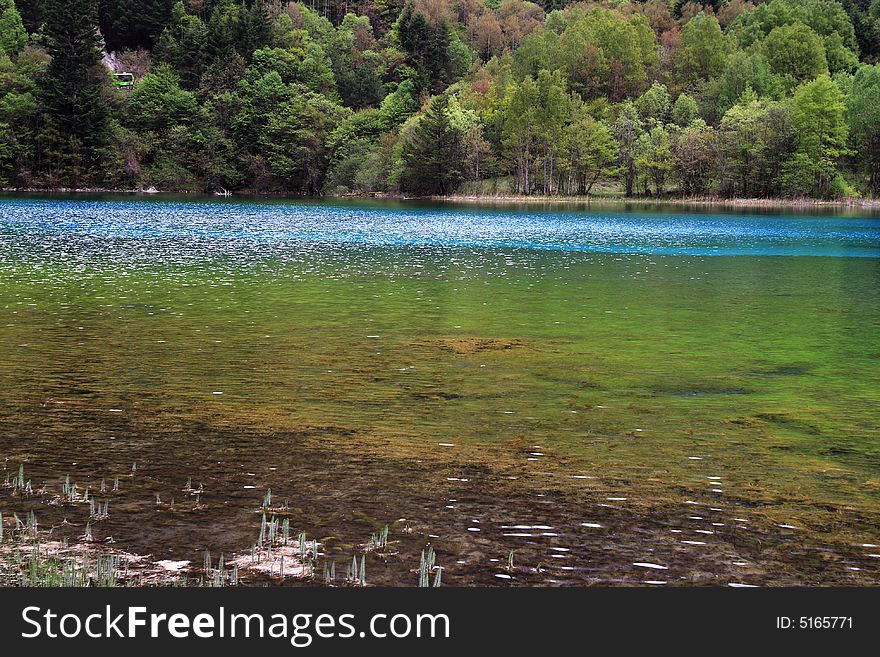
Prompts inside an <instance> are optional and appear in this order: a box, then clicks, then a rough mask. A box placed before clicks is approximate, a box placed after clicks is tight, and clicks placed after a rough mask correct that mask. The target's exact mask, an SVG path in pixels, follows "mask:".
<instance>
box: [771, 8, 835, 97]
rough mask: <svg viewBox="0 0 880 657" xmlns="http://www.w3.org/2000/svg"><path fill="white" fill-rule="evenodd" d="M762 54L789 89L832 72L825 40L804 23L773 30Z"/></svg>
mask: <svg viewBox="0 0 880 657" xmlns="http://www.w3.org/2000/svg"><path fill="white" fill-rule="evenodd" d="M761 51H762V52H763V54H764V57H766V58H767V62H768V63H769V64H770V68H771V70H772V71H773V72H774V73H776V74H777V75H780V76H782V79H783V80H784V81H785V85H786V86H787V87H788V88H789V89H793V88H794V87H796V86H797V85H798V84H800V83H801V82H804V81H806V80H812V79H813V78H815V77H816V76H818V75H822V74H823V73H827V72H828V60H827V59H826V58H825V47H824V46H823V45H822V40H821V39H820V38H819V35H818V34H816V33H815V32H814V31H813V30H812V29H810V28H809V27H807V26H806V25H804V24H803V23H793V24H790V25H783V26H782V27H775V28H773V30H772V31H771V32H770V34H768V35H767V37H766V38H765V39H764V41H763V42H762V43H761Z"/></svg>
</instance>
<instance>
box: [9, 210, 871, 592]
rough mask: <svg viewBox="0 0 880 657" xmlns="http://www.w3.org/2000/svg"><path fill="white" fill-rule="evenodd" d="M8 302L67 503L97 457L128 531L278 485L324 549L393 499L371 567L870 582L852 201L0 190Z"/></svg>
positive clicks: (52, 470)
mask: <svg viewBox="0 0 880 657" xmlns="http://www.w3.org/2000/svg"><path fill="white" fill-rule="evenodd" d="M0 326H2V327H3V329H2V332H0V383H2V385H0V456H2V457H3V459H4V460H5V463H6V465H5V468H6V471H7V474H10V473H11V474H15V472H16V471H17V470H18V467H19V464H22V463H23V464H24V467H25V469H26V472H27V476H28V478H29V479H30V480H31V481H32V482H33V485H34V487H36V488H39V489H41V491H42V493H41V494H38V495H34V496H32V497H31V498H28V499H19V498H14V497H10V496H9V495H7V494H5V493H3V492H2V491H0V510H2V511H4V512H5V514H6V515H7V516H8V514H9V513H11V512H12V511H13V510H17V511H18V512H22V511H27V510H33V511H35V513H36V515H37V517H38V518H39V520H40V523H41V525H42V526H43V527H54V528H55V529H54V531H55V532H56V534H57V535H59V536H70V537H74V536H77V535H79V534H81V533H82V531H83V528H82V527H83V525H85V523H86V522H87V520H88V516H89V511H88V508H87V506H86V507H83V506H82V505H80V506H71V505H64V504H58V503H57V494H58V491H59V490H61V489H62V487H63V486H64V483H65V477H68V476H69V477H70V480H71V481H75V482H77V484H78V485H79V486H80V487H81V488H86V487H90V488H91V490H92V491H94V494H95V495H98V491H99V487H100V485H101V481H102V480H104V481H105V486H106V487H107V488H108V489H109V486H110V483H111V482H114V481H115V480H116V479H117V478H118V479H119V490H118V491H112V492H110V491H109V490H108V491H107V492H106V493H105V494H102V495H101V497H102V499H103V497H106V498H108V499H109V500H110V509H109V514H108V515H109V517H107V518H106V519H103V520H101V521H100V522H94V524H93V526H92V527H91V529H92V531H93V532H94V535H95V539H96V540H98V541H105V540H107V538H108V537H112V541H113V545H114V546H115V547H117V548H120V549H124V550H126V551H129V552H132V553H135V554H140V555H149V556H150V558H151V559H153V560H160V559H161V560H188V561H190V562H191V563H192V564H201V562H202V554H203V553H204V551H205V550H210V551H211V552H212V554H215V555H219V554H221V553H223V554H227V555H231V554H235V553H242V552H247V551H249V550H250V549H251V546H252V545H253V544H254V542H255V540H256V536H257V535H258V534H259V532H260V525H261V516H262V512H261V504H263V502H264V497H265V495H266V492H267V490H269V489H271V491H272V498H273V500H275V502H274V503H273V506H277V507H278V509H279V510H278V513H279V514H283V515H284V517H285V518H287V519H289V523H290V527H291V531H293V530H294V529H295V531H296V532H297V533H298V532H299V531H305V532H307V534H308V536H309V537H312V536H314V537H316V538H317V539H318V540H319V541H320V544H321V552H322V555H326V559H334V560H337V561H338V562H339V564H345V563H346V561H348V562H350V561H351V556H352V555H353V554H355V553H359V550H361V549H362V547H363V544H364V543H365V542H367V541H368V540H369V539H370V536H371V534H373V533H376V532H378V531H380V530H381V529H382V528H383V527H384V526H386V525H387V526H388V527H389V537H390V539H391V540H392V542H393V545H394V550H393V551H389V553H388V554H382V555H379V554H374V553H370V554H368V556H367V560H366V567H367V573H368V581H370V582H371V583H376V584H393V585H415V584H416V583H417V580H418V575H417V571H418V566H419V558H420V556H419V555H420V551H421V550H422V549H423V548H425V547H426V546H427V545H431V546H433V548H434V549H435V550H436V553H437V563H438V564H440V565H442V566H443V567H444V571H443V582H444V584H449V585H499V586H510V585H527V586H552V585H587V584H603V585H614V584H647V583H653V584H663V583H666V584H669V585H676V584H686V585H693V584H701V585H702V584H708V585H719V586H722V585H723V586H727V585H766V584H776V585H791V584H797V585H818V584H837V585H847V584H877V583H880V547H877V545H878V544H880V410H878V409H880V366H878V365H880V362H878V359H880V339H878V330H880V218H878V217H877V216H870V215H867V214H865V215H859V214H852V213H847V214H837V215H819V214H812V215H806V214H798V213H788V214H776V215H769V214H757V213H756V214H749V215H743V214H733V213H726V212H722V211H715V210H710V209H705V208H704V209H699V210H697V209H690V210H688V209H675V208H665V209H663V208H660V209H656V208H655V209H651V208H642V209H640V210H639V211H633V212H622V211H620V209H615V208H614V207H602V206H593V207H592V208H587V207H576V206H564V205H556V206H533V207H522V206H518V207H517V206H492V207H483V206H478V205H467V206H456V205H454V204H446V205H431V204H415V203H411V204H407V203H392V202H381V203H380V202H334V201H326V202H293V201H240V200H235V199H233V200H227V199H223V200H214V199H200V198H194V199H178V198H167V197H157V198H147V199H141V198H135V197H126V198H118V197H117V198H113V197H110V198H97V197H96V198H65V197H56V198H53V199H40V198H23V197H9V196H7V197H2V198H0ZM133 464H136V466H135V467H134V471H133ZM197 488H200V491H199V492H198V494H195V492H194V491H195V489H197ZM53 496H55V497H53ZM172 500H173V503H172ZM65 521H67V522H66V523H65ZM511 552H513V559H514V563H515V567H514V568H513V569H511V568H509V558H510V553H511ZM340 567H342V566H340Z"/></svg>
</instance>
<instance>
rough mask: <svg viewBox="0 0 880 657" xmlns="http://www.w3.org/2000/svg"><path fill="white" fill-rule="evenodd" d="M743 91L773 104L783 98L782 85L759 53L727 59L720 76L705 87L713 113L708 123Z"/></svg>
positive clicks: (729, 106) (735, 54)
mask: <svg viewBox="0 0 880 657" xmlns="http://www.w3.org/2000/svg"><path fill="white" fill-rule="evenodd" d="M746 89H751V90H752V91H753V92H754V93H755V94H756V95H757V96H758V98H769V99H774V100H777V99H779V98H781V97H782V95H783V85H782V82H781V81H780V80H779V78H778V76H776V75H775V74H774V73H773V71H771V70H770V65H769V64H768V63H767V60H766V59H765V58H764V55H762V54H761V53H758V52H742V51H740V52H735V53H734V54H733V55H731V57H730V59H729V60H728V62H727V66H726V67H725V69H724V72H723V73H722V74H721V75H720V76H719V77H717V78H715V79H714V80H713V81H712V82H711V83H710V85H709V89H708V93H707V96H708V98H709V99H710V103H711V109H712V110H714V113H713V114H714V116H712V117H711V119H712V120H714V119H716V118H717V119H720V118H721V117H722V116H724V113H725V112H727V110H729V109H730V108H731V107H733V106H734V105H736V104H737V102H739V99H740V98H741V97H742V95H743V93H745V91H746ZM707 118H708V117H707Z"/></svg>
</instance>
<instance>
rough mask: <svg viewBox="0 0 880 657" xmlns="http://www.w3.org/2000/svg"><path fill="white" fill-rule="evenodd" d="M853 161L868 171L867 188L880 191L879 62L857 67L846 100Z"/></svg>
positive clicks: (862, 169) (876, 191) (863, 171)
mask: <svg viewBox="0 0 880 657" xmlns="http://www.w3.org/2000/svg"><path fill="white" fill-rule="evenodd" d="M846 117H847V121H848V123H849V133H850V143H851V144H852V146H853V149H854V151H855V152H857V153H858V157H855V158H853V162H854V164H855V166H856V168H857V170H858V171H860V172H862V173H864V174H865V175H867V180H868V189H870V190H871V192H873V193H874V194H875V195H878V194H880V65H876V64H875V65H874V66H868V65H865V66H861V67H860V68H859V70H858V71H856V74H855V77H854V79H853V81H852V85H851V87H850V92H849V95H848V97H847V102H846Z"/></svg>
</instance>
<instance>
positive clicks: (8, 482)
mask: <svg viewBox="0 0 880 657" xmlns="http://www.w3.org/2000/svg"><path fill="white" fill-rule="evenodd" d="M5 466H6V472H5V474H6V477H5V480H4V482H3V484H2V485H0V495H2V493H4V492H5V493H7V495H2V497H0V500H2V504H3V507H0V508H2V509H3V510H2V511H0V586H53V587H55V586H64V587H84V586H99V587H115V586H207V587H223V586H240V585H247V584H251V585H254V584H263V585H265V584H284V583H285V582H288V581H298V582H303V583H313V584H323V585H325V586H367V585H368V582H367V565H366V564H367V560H366V557H367V554H368V553H373V554H374V555H375V557H376V558H379V559H383V560H387V559H388V558H389V557H393V556H396V555H397V553H396V552H394V551H393V550H392V549H391V548H390V545H391V543H390V542H389V531H390V530H389V527H388V526H387V525H386V526H385V527H383V528H382V529H381V530H379V531H378V532H377V533H375V534H373V535H372V536H371V537H370V540H369V542H368V543H366V544H365V545H364V546H362V548H361V550H360V551H358V552H356V553H355V554H354V555H352V557H351V562H350V563H349V565H348V569H347V571H346V574H345V577H344V578H342V579H337V577H336V561H335V560H334V559H333V558H332V557H331V556H329V555H327V554H325V553H324V552H322V551H321V547H320V544H319V542H318V540H317V539H314V538H313V539H309V538H308V537H307V535H306V533H305V532H300V533H299V534H298V535H297V536H296V537H293V536H292V535H291V533H290V519H289V518H283V519H282V518H281V517H279V516H276V515H274V513H273V514H272V515H271V516H268V517H267V515H266V512H267V509H268V506H267V505H266V501H267V500H271V491H267V492H266V496H265V498H264V504H263V505H262V506H261V507H260V508H259V509H258V511H259V513H260V515H261V519H260V529H259V534H258V536H257V540H256V542H255V543H254V544H253V546H252V547H251V548H250V550H248V551H243V552H242V553H240V554H236V555H233V557H232V558H231V559H229V560H228V561H227V559H226V556H225V555H223V554H221V555H220V556H219V558H218V559H217V560H216V561H215V560H214V558H213V557H212V555H211V552H210V550H205V551H204V554H203V561H202V567H201V569H198V568H197V567H194V566H193V565H192V564H191V563H190V562H189V561H169V560H156V559H153V558H150V557H149V556H145V555H136V554H131V553H127V552H124V551H122V550H118V549H116V548H114V547H113V544H114V543H115V542H116V540H115V539H113V537H107V538H106V539H105V540H104V541H102V542H99V541H96V539H95V537H94V535H93V533H92V523H96V522H98V521H101V520H106V519H107V518H109V513H108V512H107V509H108V505H109V502H107V501H105V502H103V503H99V504H98V505H97V506H96V504H95V500H94V498H93V497H90V496H89V488H88V487H86V488H84V489H80V488H79V487H78V486H77V485H76V484H75V483H73V484H72V483H71V482H70V476H68V475H66V476H65V477H64V480H63V483H62V486H61V493H60V495H58V494H53V493H52V492H51V491H49V490H48V489H47V488H39V489H38V490H34V489H33V488H32V487H31V484H30V481H28V482H27V484H26V485H22V484H20V483H19V482H22V481H24V478H23V474H24V464H20V465H19V469H18V475H17V476H14V477H10V476H9V470H8V462H7V463H6V464H5ZM102 484H103V480H102ZM200 488H201V487H200ZM79 490H82V493H79V492H77V491H79ZM114 490H116V491H117V492H118V488H117V489H114ZM185 490H187V491H188V492H189V493H190V495H191V496H195V497H196V500H198V496H199V495H200V494H201V491H200V490H196V489H192V487H191V484H190V483H188V484H187V488H186V489H185ZM157 495H158V494H157ZM22 504H24V505H27V506H35V505H39V504H48V505H52V506H62V507H64V509H65V512H67V511H70V515H71V517H72V518H73V517H74V515H73V514H74V513H75V510H76V508H77V506H78V505H85V504H88V505H89V511H88V515H87V516H84V519H80V520H82V521H83V522H84V523H85V531H84V533H83V534H81V535H77V534H76V532H73V533H72V535H71V532H70V531H69V530H70V528H71V527H75V526H77V519H74V520H73V522H70V521H68V516H67V513H65V517H64V520H63V522H62V523H61V525H59V526H52V527H49V528H44V527H41V526H40V525H39V523H38V520H37V514H36V512H35V511H33V510H30V511H27V512H26V513H24V514H23V517H24V520H23V519H22V517H21V516H19V514H18V512H16V511H12V512H11V514H10V513H9V511H8V510H7V509H8V508H9V507H7V505H9V506H12V507H17V506H21V505H22ZM157 504H159V502H158V500H157ZM196 506H198V501H196ZM96 509H97V511H96ZM4 511H5V513H4ZM278 512H279V513H284V512H285V510H284V509H280V508H279V509H278ZM7 525H8V528H7ZM319 564H320V567H321V568H322V569H323V570H321V571H320V572H321V575H320V576H319V575H318V573H319ZM441 571H442V568H441V567H440V566H439V565H437V564H436V553H435V552H434V548H433V547H432V546H430V545H429V546H428V548H427V552H426V551H424V550H423V551H422V555H421V561H420V565H419V570H418V585H419V586H428V583H427V582H428V581H429V579H428V578H429V576H430V575H431V573H434V579H433V583H432V584H431V586H435V587H436V586H440V585H441V577H440V573H441Z"/></svg>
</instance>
